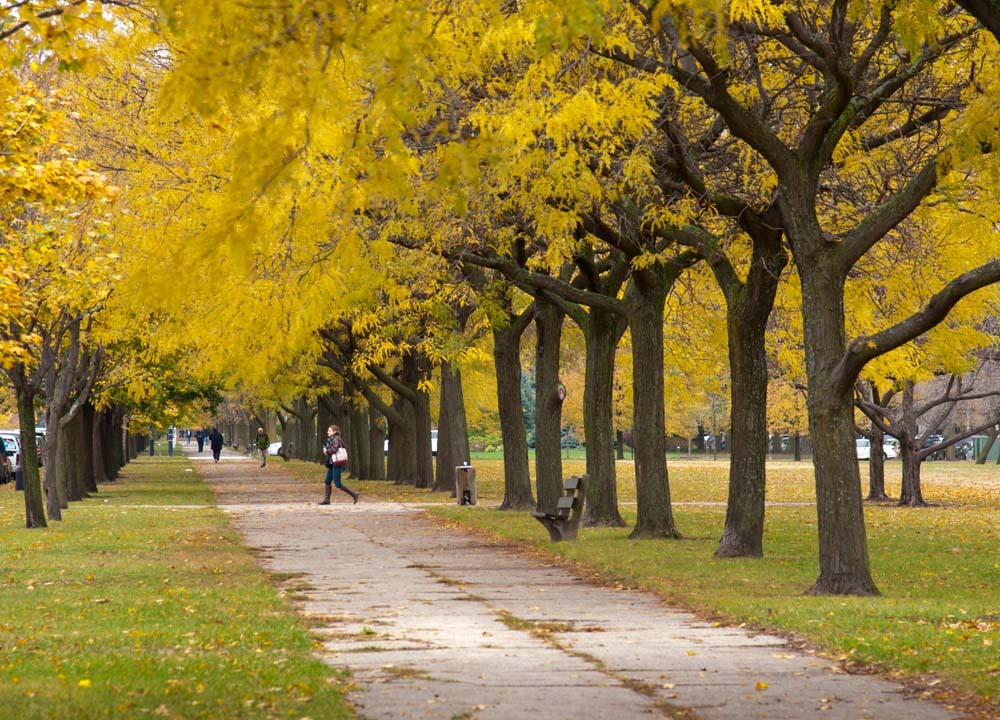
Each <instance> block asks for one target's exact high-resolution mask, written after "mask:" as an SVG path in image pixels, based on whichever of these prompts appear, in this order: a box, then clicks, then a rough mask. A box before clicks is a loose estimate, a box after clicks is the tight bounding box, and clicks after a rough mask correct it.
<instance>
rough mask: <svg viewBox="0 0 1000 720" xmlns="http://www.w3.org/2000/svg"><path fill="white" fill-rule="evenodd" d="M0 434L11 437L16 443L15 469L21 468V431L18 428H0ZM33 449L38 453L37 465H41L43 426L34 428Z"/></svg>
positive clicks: (43, 448)
mask: <svg viewBox="0 0 1000 720" xmlns="http://www.w3.org/2000/svg"><path fill="white" fill-rule="evenodd" d="M0 436H2V437H9V438H13V439H14V441H15V443H16V444H17V461H16V462H15V463H14V465H16V467H15V468H14V469H15V470H20V469H21V446H22V445H23V443H22V442H21V431H20V430H0ZM35 449H36V451H37V453H38V467H42V464H43V463H42V458H43V451H44V450H45V428H35Z"/></svg>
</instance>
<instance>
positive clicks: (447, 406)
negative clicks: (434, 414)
mask: <svg viewBox="0 0 1000 720" xmlns="http://www.w3.org/2000/svg"><path fill="white" fill-rule="evenodd" d="M467 462H469V427H468V423H467V422H466V419H465V394H464V392H463V390H462V370H461V368H460V367H458V365H452V364H451V363H447V362H446V363H443V364H442V365H441V411H440V413H438V441H437V473H436V475H435V477H434V490H435V491H437V492H450V493H451V494H452V497H454V496H455V468H456V467H457V466H458V465H461V464H463V463H467Z"/></svg>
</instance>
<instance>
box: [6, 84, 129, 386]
mask: <svg viewBox="0 0 1000 720" xmlns="http://www.w3.org/2000/svg"><path fill="white" fill-rule="evenodd" d="M0 98H2V108H3V109H2V111H0V315H2V316H3V317H4V321H5V322H4V324H3V328H4V330H3V331H2V332H0V364H2V365H3V366H4V367H5V368H10V367H11V366H12V365H13V364H25V365H30V364H32V363H33V362H34V361H37V359H38V345H39V343H40V341H41V335H40V333H42V332H43V331H44V330H45V328H46V327H47V323H48V322H50V321H51V320H52V318H54V317H56V316H57V315H58V314H59V313H60V312H66V311H69V312H75V311H77V310H79V309H80V308H84V307H90V306H92V305H93V304H94V303H95V302H97V301H98V300H99V298H100V297H101V296H102V295H104V294H106V293H107V292H108V289H109V282H110V281H111V279H112V277H113V275H112V273H113V265H114V260H115V255H114V254H113V253H112V252H111V251H110V249H109V248H108V247H107V246H106V244H104V242H103V240H104V238H106V234H107V229H108V226H107V218H106V211H107V210H106V208H105V207H104V206H103V205H104V203H106V202H107V201H109V200H111V199H112V198H113V197H114V195H115V189H114V188H113V187H111V186H109V185H108V183H107V181H106V179H105V177H104V176H103V175H102V174H101V173H99V172H97V171H96V170H95V168H94V167H93V166H92V165H91V164H90V163H88V162H86V161H85V160H82V159H80V157H79V156H78V155H77V154H76V151H75V149H74V148H73V146H72V145H71V144H69V142H68V133H69V118H68V115H69V114H68V113H67V111H66V110H65V107H64V101H63V100H62V99H61V98H60V96H59V94H58V93H57V92H53V91H49V90H46V89H45V88H43V87H42V86H40V85H37V84H35V83H33V82H31V81H30V80H29V81H25V80H24V79H23V78H20V77H18V76H17V75H15V74H14V73H13V72H12V71H9V70H8V71H5V72H3V73H0Z"/></svg>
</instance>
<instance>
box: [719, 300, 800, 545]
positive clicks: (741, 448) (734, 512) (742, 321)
mask: <svg viewBox="0 0 1000 720" xmlns="http://www.w3.org/2000/svg"><path fill="white" fill-rule="evenodd" d="M773 298H774V295H773V293H772V294H771V299H772V302H773ZM748 302H749V298H748V297H747V296H746V294H745V293H741V294H740V298H739V299H738V300H737V301H736V302H733V301H730V303H729V308H728V312H727V320H726V321H727V324H728V326H729V327H728V337H729V374H730V383H731V384H730V401H731V402H732V410H731V413H730V418H731V425H732V431H731V434H730V453H731V457H730V462H729V497H728V499H727V502H726V524H725V527H724V529H723V531H722V538H721V539H720V540H719V545H718V547H717V548H716V549H715V556H716V557H720V558H732V557H761V556H762V555H763V554H764V499H765V498H764V495H765V486H766V480H767V476H766V470H765V463H766V460H767V352H766V347H765V342H764V333H765V330H766V325H767V318H768V316H769V315H770V306H769V305H768V306H766V307H756V308H754V307H747V306H746V303H748ZM796 440H797V436H796ZM797 450H798V448H797V447H796V451H797Z"/></svg>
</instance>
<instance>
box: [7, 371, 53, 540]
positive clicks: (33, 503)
mask: <svg viewBox="0 0 1000 720" xmlns="http://www.w3.org/2000/svg"><path fill="white" fill-rule="evenodd" d="M11 379H12V380H13V384H14V393H15V395H16V396H17V415H18V422H19V427H20V430H21V438H22V442H21V456H22V461H21V468H22V469H21V472H22V473H23V483H24V515H25V526H26V527H28V528H43V527H47V526H48V523H47V522H46V520H45V502H44V496H43V494H42V483H41V476H40V474H39V472H38V445H37V443H36V441H35V396H34V394H33V393H32V392H31V391H30V390H29V389H28V387H27V378H26V377H25V375H24V373H23V370H22V369H21V368H20V367H18V368H15V369H14V370H13V371H12V372H11Z"/></svg>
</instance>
